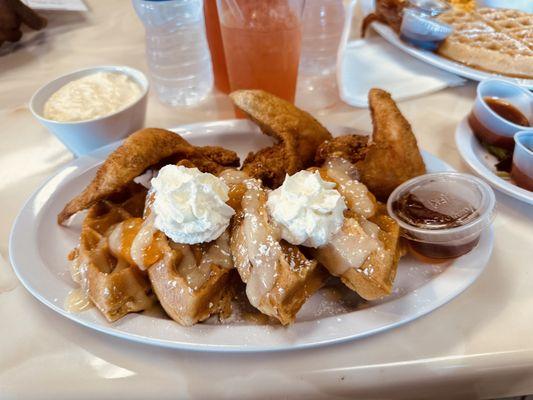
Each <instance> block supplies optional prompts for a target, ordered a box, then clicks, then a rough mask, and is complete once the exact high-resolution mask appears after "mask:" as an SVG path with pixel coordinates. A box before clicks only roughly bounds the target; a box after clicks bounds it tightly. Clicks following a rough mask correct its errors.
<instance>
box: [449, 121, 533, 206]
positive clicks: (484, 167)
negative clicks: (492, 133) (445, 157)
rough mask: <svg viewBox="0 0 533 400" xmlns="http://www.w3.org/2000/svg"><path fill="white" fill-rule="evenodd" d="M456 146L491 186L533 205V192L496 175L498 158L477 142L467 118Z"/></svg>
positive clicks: (458, 133)
mask: <svg viewBox="0 0 533 400" xmlns="http://www.w3.org/2000/svg"><path fill="white" fill-rule="evenodd" d="M455 144H456V146H457V150H458V151H459V154H461V157H462V158H463V160H464V161H465V162H466V163H467V164H468V165H469V166H470V168H472V169H473V170H474V171H475V172H476V173H477V174H479V175H480V176H482V177H483V178H485V179H486V180H487V181H488V182H489V183H490V184H491V186H493V187H494V188H495V189H498V190H499V191H501V192H503V193H505V194H507V195H509V196H511V197H514V198H515V199H518V200H522V201H525V202H526V203H528V204H533V192H530V191H529V190H526V189H522V188H521V187H519V186H516V185H515V184H513V183H512V182H510V181H508V180H505V179H503V178H500V177H499V176H498V175H496V168H495V167H494V164H496V162H497V161H496V157H494V156H493V155H491V154H490V153H489V152H488V151H487V150H486V149H485V148H484V147H483V146H482V145H481V144H480V143H479V140H477V138H476V136H475V135H474V133H473V132H472V129H471V128H470V125H469V124H468V121H467V119H466V118H463V120H462V121H461V122H460V123H459V125H457V129H456V130H455Z"/></svg>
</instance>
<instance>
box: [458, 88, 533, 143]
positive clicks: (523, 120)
mask: <svg viewBox="0 0 533 400" xmlns="http://www.w3.org/2000/svg"><path fill="white" fill-rule="evenodd" d="M483 100H484V101H485V103H486V104H487V106H488V107H489V108H490V109H491V110H492V111H494V112H495V113H496V114H498V115H499V116H500V117H502V118H504V119H506V120H507V121H509V122H512V123H513V124H516V125H520V126H524V127H529V126H531V125H530V123H529V120H528V118H527V116H525V115H524V114H523V113H522V112H521V111H520V110H519V109H518V108H516V107H515V106H513V105H512V104H511V103H509V102H507V101H505V100H502V99H498V98H495V97H485V98H483ZM468 124H469V125H470V128H472V131H473V132H474V134H475V135H476V137H477V138H478V139H479V140H481V141H482V142H485V143H488V144H490V145H493V146H498V147H502V148H504V149H508V150H513V149H514V139H513V138H512V137H509V136H502V135H499V134H497V133H495V132H493V131H492V130H491V129H490V127H486V126H485V125H483V124H482V123H481V122H479V120H478V119H477V118H476V116H475V115H474V113H473V112H472V113H470V114H469V115H468Z"/></svg>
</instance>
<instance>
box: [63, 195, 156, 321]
mask: <svg viewBox="0 0 533 400" xmlns="http://www.w3.org/2000/svg"><path fill="white" fill-rule="evenodd" d="M132 190H134V193H131V192H130V189H128V190H126V193H123V195H124V196H125V199H124V200H123V201H119V200H115V201H113V200H105V201H100V202H98V203H96V204H94V205H93V206H91V208H90V209H89V210H88V213H87V216H86V217H85V220H84V221H83V225H82V230H81V236H80V244H79V246H78V247H77V248H76V249H75V250H74V252H73V253H72V254H71V257H70V259H71V274H72V279H73V280H74V281H75V282H76V283H78V284H79V285H80V286H81V288H82V290H83V292H84V293H85V294H86V295H87V296H88V297H89V299H90V300H91V302H92V303H93V304H95V305H96V307H97V308H98V309H99V310H100V311H101V312H102V314H103V315H104V316H105V317H106V318H107V319H108V320H109V321H116V320H117V319H119V318H121V317H123V316H124V315H126V314H127V313H130V312H136V311H142V310H146V309H147V308H149V307H150V306H151V305H152V304H153V302H154V296H153V295H152V294H151V285H150V282H149V280H148V277H147V276H146V274H145V273H143V272H141V271H140V270H139V269H138V268H137V267H136V266H135V265H133V264H132V263H131V260H128V259H126V258H124V257H121V255H120V254H117V253H115V252H114V251H113V250H112V248H111V246H110V243H109V235H110V232H111V231H112V229H113V228H114V226H116V225H117V224H120V223H122V222H123V221H124V220H128V219H131V218H135V217H139V216H141V215H142V210H143V207H144V199H145V197H146V191H145V190H141V189H139V188H134V189H132Z"/></svg>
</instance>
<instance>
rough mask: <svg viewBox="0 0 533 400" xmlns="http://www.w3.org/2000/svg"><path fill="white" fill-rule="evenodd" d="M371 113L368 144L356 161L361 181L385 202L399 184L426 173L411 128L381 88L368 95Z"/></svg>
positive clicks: (371, 91) (372, 90) (388, 95)
mask: <svg viewBox="0 0 533 400" xmlns="http://www.w3.org/2000/svg"><path fill="white" fill-rule="evenodd" d="M368 100H369V105H370V111H371V113H372V124H373V126H374V129H373V133H372V143H371V144H370V145H369V146H368V149H367V152H366V155H365V158H364V159H363V160H361V161H359V162H357V164H356V166H357V169H358V170H359V173H360V177H361V182H363V183H364V184H365V185H366V186H367V187H368V188H369V189H370V191H371V192H372V193H373V194H374V195H375V196H376V197H377V198H378V199H380V200H385V199H387V198H388V196H389V195H390V194H391V192H392V191H393V190H394V189H396V187H398V186H399V185H401V184H402V183H403V182H405V181H407V180H409V179H411V178H414V177H415V176H419V175H423V174H425V173H426V166H425V165H424V161H423V159H422V156H421V154H420V150H419V149H418V145H417V142H416V138H415V136H414V134H413V131H412V129H411V125H410V124H409V122H408V121H407V120H406V119H405V117H404V116H403V115H402V113H401V112H400V110H399V109H398V107H397V106H396V103H395V102H394V100H393V99H392V97H391V95H390V94H389V93H387V92H386V91H384V90H381V89H371V90H370V92H369V94H368Z"/></svg>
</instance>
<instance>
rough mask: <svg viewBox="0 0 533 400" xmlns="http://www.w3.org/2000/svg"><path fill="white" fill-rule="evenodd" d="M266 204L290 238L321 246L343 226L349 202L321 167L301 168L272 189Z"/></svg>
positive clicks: (296, 242)
mask: <svg viewBox="0 0 533 400" xmlns="http://www.w3.org/2000/svg"><path fill="white" fill-rule="evenodd" d="M267 208H268V211H269V213H270V215H271V217H272V219H273V220H274V221H275V222H276V223H277V224H278V226H279V227H280V230H281V237H282V238H283V239H285V240H286V241H287V242H289V243H292V244H295V245H300V244H301V245H304V246H308V247H320V246H323V245H325V244H326V243H327V242H328V241H329V239H330V238H331V237H332V236H333V235H334V234H335V233H337V232H338V231H339V229H340V228H341V227H342V224H343V221H344V215H343V212H344V210H346V204H345V203H344V200H343V198H342V196H341V194H340V193H339V192H338V191H337V190H336V189H335V183H333V182H328V181H325V180H323V179H322V177H321V176H320V173H319V172H318V171H315V172H310V171H300V172H298V173H296V174H294V175H292V176H288V175H287V177H286V178H285V181H284V182H283V185H281V186H280V187H279V188H277V189H276V190H274V191H272V192H270V193H269V195H268V200H267Z"/></svg>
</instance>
